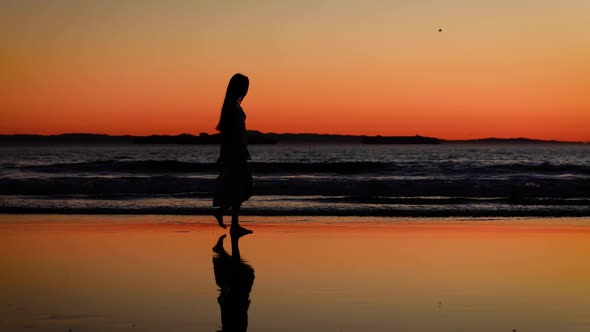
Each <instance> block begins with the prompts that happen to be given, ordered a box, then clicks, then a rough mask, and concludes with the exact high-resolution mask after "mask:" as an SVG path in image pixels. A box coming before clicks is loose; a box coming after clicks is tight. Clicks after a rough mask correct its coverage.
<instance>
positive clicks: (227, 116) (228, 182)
mask: <svg viewBox="0 0 590 332" xmlns="http://www.w3.org/2000/svg"><path fill="white" fill-rule="evenodd" d="M248 86H249V80H248V77H246V76H244V75H242V74H235V75H234V76H233V77H232V78H231V79H230V81H229V84H228V85H227V92H226V93H225V99H224V100H223V106H222V108H221V116H220V118H219V124H218V125H217V130H219V132H220V133H221V148H220V152H219V159H218V162H219V163H220V165H221V172H220V175H219V177H218V178H217V188H216V190H215V195H214V198H213V206H216V207H219V209H218V210H216V211H215V213H214V216H215V218H216V219H217V222H218V223H219V226H221V227H223V228H225V224H224V223H223V213H224V212H225V211H226V210H227V209H229V208H231V209H232V220H231V233H232V234H247V233H252V231H251V230H249V229H246V228H243V227H241V226H240V224H239V222H238V218H239V215H240V207H241V205H242V202H244V201H246V200H247V199H248V198H250V196H252V175H251V173H250V169H249V167H248V163H247V161H248V160H249V159H250V153H249V152H248V147H247V144H246V113H244V110H243V109H242V107H241V105H240V104H241V103H242V100H243V99H244V97H245V96H246V94H247V93H248Z"/></svg>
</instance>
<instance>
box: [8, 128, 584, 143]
mask: <svg viewBox="0 0 590 332" xmlns="http://www.w3.org/2000/svg"><path fill="white" fill-rule="evenodd" d="M247 131H249V132H258V133H260V134H262V135H318V136H344V137H347V136H348V137H378V136H380V137H426V138H435V139H439V140H442V141H478V140H486V139H502V140H523V139H524V140H533V141H546V142H559V143H584V144H589V143H590V141H583V140H578V141H571V140H570V141H568V140H558V139H543V138H531V137H524V136H518V137H515V136H512V137H498V136H488V137H479V138H456V139H447V138H440V137H436V136H425V135H420V134H416V135H380V134H377V135H366V134H364V135H362V134H328V133H313V132H301V133H294V132H282V133H278V132H272V131H271V132H262V131H259V130H255V129H248V130H247ZM216 134H219V133H218V132H215V133H208V132H200V133H196V134H193V133H186V132H184V133H179V134H148V135H134V134H106V133H89V132H65V133H64V132H62V133H59V134H31V133H19V134H0V136H41V137H50V136H64V135H97V136H98V135H100V136H110V137H126V136H129V137H150V136H180V135H191V136H200V135H216Z"/></svg>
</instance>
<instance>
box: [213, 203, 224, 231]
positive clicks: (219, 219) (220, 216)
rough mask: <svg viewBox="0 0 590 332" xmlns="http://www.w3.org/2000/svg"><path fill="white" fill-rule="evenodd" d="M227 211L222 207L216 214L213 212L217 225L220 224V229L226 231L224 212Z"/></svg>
mask: <svg viewBox="0 0 590 332" xmlns="http://www.w3.org/2000/svg"><path fill="white" fill-rule="evenodd" d="M224 211H225V209H224V208H223V207H220V208H219V209H217V210H215V212H213V216H214V217H215V219H217V223H218V224H219V227H221V228H223V229H225V228H226V227H227V226H225V224H224V223H223V212H224Z"/></svg>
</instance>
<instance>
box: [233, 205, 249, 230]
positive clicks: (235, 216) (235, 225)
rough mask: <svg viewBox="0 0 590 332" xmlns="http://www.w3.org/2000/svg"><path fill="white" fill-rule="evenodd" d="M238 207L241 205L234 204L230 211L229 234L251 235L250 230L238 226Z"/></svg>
mask: <svg viewBox="0 0 590 332" xmlns="http://www.w3.org/2000/svg"><path fill="white" fill-rule="evenodd" d="M240 206H241V204H234V205H233V206H232V208H231V209H232V211H231V229H230V233H231V234H234V235H239V236H241V235H246V234H250V233H252V231H251V230H249V229H247V228H244V227H242V226H240V222H239V218H240Z"/></svg>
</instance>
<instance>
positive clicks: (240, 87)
mask: <svg viewBox="0 0 590 332" xmlns="http://www.w3.org/2000/svg"><path fill="white" fill-rule="evenodd" d="M249 85H250V80H249V79H248V77H247V76H246V75H243V74H240V73H238V74H235V75H234V76H232V78H231V79H230V80H229V83H228V84H227V91H226V92H225V98H224V99H223V106H221V116H220V117H219V122H218V123H217V127H216V128H215V129H217V130H218V131H224V130H225V128H226V125H227V123H228V121H229V120H230V117H231V114H230V112H231V110H232V108H233V107H234V105H235V103H236V102H237V101H238V99H240V98H244V97H245V96H246V94H247V93H248V86H249Z"/></svg>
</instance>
